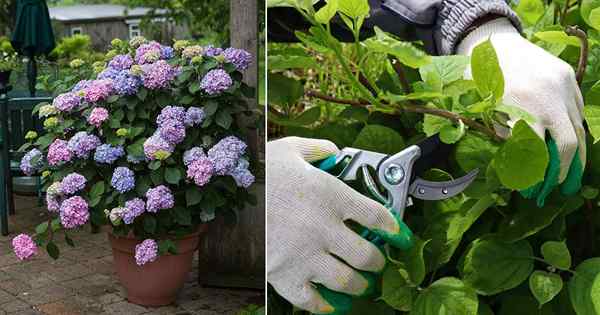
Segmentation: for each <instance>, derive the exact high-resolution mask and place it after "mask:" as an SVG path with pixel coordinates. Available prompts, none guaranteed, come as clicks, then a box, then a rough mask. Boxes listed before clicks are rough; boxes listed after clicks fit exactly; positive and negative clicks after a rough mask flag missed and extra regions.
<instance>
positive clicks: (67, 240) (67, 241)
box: [65, 233, 75, 247]
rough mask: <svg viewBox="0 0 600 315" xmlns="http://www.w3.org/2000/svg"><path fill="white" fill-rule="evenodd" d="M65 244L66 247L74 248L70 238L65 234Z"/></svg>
mask: <svg viewBox="0 0 600 315" xmlns="http://www.w3.org/2000/svg"><path fill="white" fill-rule="evenodd" d="M65 242H66V243H67V245H69V246H71V247H75V242H73V240H72V239H71V237H69V235H68V234H66V233H65Z"/></svg>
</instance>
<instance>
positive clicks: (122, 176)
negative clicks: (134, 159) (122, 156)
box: [110, 167, 135, 194]
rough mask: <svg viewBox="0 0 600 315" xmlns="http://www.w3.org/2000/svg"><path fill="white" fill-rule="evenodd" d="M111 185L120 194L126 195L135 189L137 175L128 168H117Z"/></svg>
mask: <svg viewBox="0 0 600 315" xmlns="http://www.w3.org/2000/svg"><path fill="white" fill-rule="evenodd" d="M110 185H111V186H112V187H113V188H114V189H116V190H117V191H118V192H120V193H122V194H123V193H126V192H128V191H130V190H132V189H133V188H134V187H135V175H134V173H133V171H132V170H130V169H129V168H127V167H117V168H115V170H114V172H113V176H112V179H111V180H110Z"/></svg>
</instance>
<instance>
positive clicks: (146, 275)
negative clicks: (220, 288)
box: [13, 37, 254, 305]
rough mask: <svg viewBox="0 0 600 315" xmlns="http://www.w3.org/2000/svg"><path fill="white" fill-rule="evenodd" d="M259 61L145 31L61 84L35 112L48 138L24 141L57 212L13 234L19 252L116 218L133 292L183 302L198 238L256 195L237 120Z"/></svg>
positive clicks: (115, 239)
mask: <svg viewBox="0 0 600 315" xmlns="http://www.w3.org/2000/svg"><path fill="white" fill-rule="evenodd" d="M251 60H252V58H251V56H250V54H249V53H247V52H245V51H243V50H239V49H235V48H228V49H224V50H223V49H220V48H215V47H211V46H208V47H202V46H197V45H191V44H190V43H189V42H186V41H177V42H175V44H174V45H173V47H170V46H164V45H161V44H159V43H157V42H154V41H147V40H146V39H144V38H141V37H136V38H134V39H132V40H131V41H130V42H128V43H127V42H123V41H120V40H114V41H113V42H112V50H110V51H109V52H108V53H107V59H106V61H107V62H106V64H95V65H94V68H95V73H96V74H94V75H93V76H92V77H91V78H78V81H77V82H75V81H73V82H62V83H60V84H56V85H55V86H57V87H61V86H62V87H70V88H69V89H68V90H66V91H59V92H61V93H59V94H58V95H57V96H56V97H55V98H54V101H53V103H52V104H40V105H38V106H37V107H36V108H35V110H34V113H35V114H37V115H39V117H40V118H42V119H43V120H44V123H43V125H44V128H45V131H46V134H44V135H42V136H40V137H37V138H35V139H33V137H29V142H28V143H27V144H26V145H25V146H24V147H23V148H22V149H23V150H24V151H27V153H26V154H25V156H24V157H23V159H22V161H21V169H22V170H23V172H25V173H26V174H34V173H37V172H39V173H41V174H42V178H43V181H44V188H45V190H46V203H47V208H48V211H49V214H50V216H49V219H48V221H47V222H44V223H42V224H40V225H39V226H38V227H37V229H36V233H35V235H31V236H30V235H24V234H21V235H19V236H17V237H15V238H14V239H13V247H14V251H15V253H16V255H17V256H18V257H19V258H20V259H28V258H30V257H32V256H34V255H35V254H36V253H37V250H38V248H39V247H42V246H43V247H45V248H46V250H47V251H48V254H49V255H50V256H52V257H54V258H57V257H58V256H59V248H58V246H57V245H56V244H55V241H54V239H55V238H56V235H57V234H59V233H60V232H62V233H64V235H65V237H66V242H67V244H69V245H73V241H72V240H71V239H70V238H69V231H70V230H72V229H76V228H79V227H82V226H84V225H86V224H91V225H92V226H94V227H99V226H102V225H109V226H111V227H112V228H111V229H110V232H109V233H108V235H109V240H110V242H111V245H112V248H113V254H114V263H115V267H116V271H117V275H118V277H119V278H120V280H121V282H122V283H123V285H124V286H125V288H126V289H127V291H128V299H129V300H130V301H132V302H134V303H138V304H142V305H165V304H169V303H171V302H172V301H174V299H175V296H176V293H177V291H178V290H179V289H180V288H181V286H182V285H183V282H184V279H185V277H186V274H187V273H188V272H189V270H190V269H191V263H192V257H193V253H194V251H195V250H196V249H197V248H198V244H199V235H200V233H202V232H203V231H204V230H205V226H206V223H207V222H208V221H210V220H212V219H213V218H214V217H215V214H218V213H220V212H223V211H237V210H239V209H241V208H243V207H244V205H245V203H246V202H250V201H251V200H253V198H252V196H251V195H250V194H249V193H248V191H247V188H248V187H249V186H250V185H251V184H252V183H253V182H254V176H253V175H252V173H251V171H250V163H249V159H248V156H247V152H246V147H247V146H246V144H245V143H244V141H243V140H241V138H242V136H241V135H240V133H239V132H240V130H239V129H240V128H239V127H238V126H237V124H236V120H235V119H233V117H234V116H235V115H238V114H244V113H249V112H250V110H249V108H248V106H247V104H246V102H245V101H244V100H245V98H244V97H245V96H250V95H251V94H250V93H252V92H253V91H252V89H251V88H249V87H248V86H246V85H245V84H244V83H243V82H242V74H241V71H243V70H245V69H246V68H247V67H248V65H249V63H250V62H251Z"/></svg>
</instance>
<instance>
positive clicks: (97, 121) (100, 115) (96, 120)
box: [87, 107, 108, 128]
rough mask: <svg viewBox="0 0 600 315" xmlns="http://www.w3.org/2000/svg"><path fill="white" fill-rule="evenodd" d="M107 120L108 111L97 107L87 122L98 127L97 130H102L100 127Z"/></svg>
mask: <svg viewBox="0 0 600 315" xmlns="http://www.w3.org/2000/svg"><path fill="white" fill-rule="evenodd" d="M107 119H108V110H107V109H106V108H104V107H95V108H94V109H92V111H91V112H90V116H89V117H88V119H87V121H88V122H89V123H90V124H91V125H94V126H96V128H100V125H102V123H103V122H104V121H105V120H107Z"/></svg>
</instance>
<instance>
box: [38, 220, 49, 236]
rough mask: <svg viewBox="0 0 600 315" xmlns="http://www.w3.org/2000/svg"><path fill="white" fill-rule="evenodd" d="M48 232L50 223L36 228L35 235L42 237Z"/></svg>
mask: <svg viewBox="0 0 600 315" xmlns="http://www.w3.org/2000/svg"><path fill="white" fill-rule="evenodd" d="M46 231H48V221H46V222H42V223H40V224H39V225H38V226H36V227H35V234H37V235H42V234H44V233H46Z"/></svg>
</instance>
